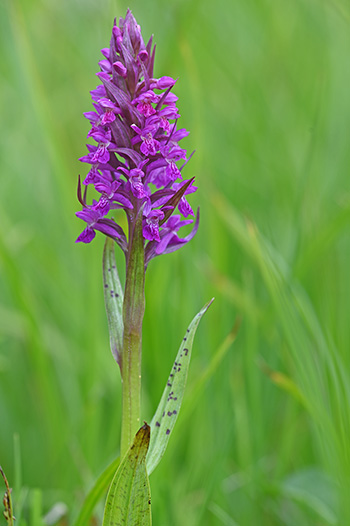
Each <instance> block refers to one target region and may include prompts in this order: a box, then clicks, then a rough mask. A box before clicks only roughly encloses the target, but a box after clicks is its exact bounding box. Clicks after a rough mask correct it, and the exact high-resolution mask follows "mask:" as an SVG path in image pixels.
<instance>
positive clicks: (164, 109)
mask: <svg viewBox="0 0 350 526" xmlns="http://www.w3.org/2000/svg"><path fill="white" fill-rule="evenodd" d="M102 54H103V56H104V59H103V60H101V61H100V62H99V66H100V68H101V71H100V72H99V73H97V76H98V77H99V79H100V81H101V84H100V85H99V86H97V88H96V89H94V90H93V91H91V96H92V100H93V107H94V111H89V112H87V113H85V114H84V116H85V117H86V118H87V119H88V120H89V122H90V124H91V126H92V127H91V130H90V132H89V133H88V138H91V139H93V140H94V141H95V143H96V144H94V145H91V144H88V145H87V148H88V154H87V155H85V156H84V157H81V159H80V160H81V161H82V162H85V163H88V164H90V165H91V168H90V171H89V173H88V175H87V176H86V178H85V180H84V181H83V184H84V185H85V186H88V185H90V184H92V185H93V186H94V188H95V190H96V191H97V193H98V194H99V198H98V200H97V201H95V200H94V201H93V203H92V204H91V205H88V204H87V203H86V188H85V192H84V196H83V195H82V192H81V185H80V179H79V185H78V198H79V201H80V202H81V204H82V205H83V209H82V211H80V212H77V214H76V215H77V216H78V217H79V218H80V219H82V220H83V221H85V222H86V224H87V226H86V228H85V230H84V231H83V232H82V233H81V234H80V236H79V237H78V238H77V240H76V241H77V242H80V241H82V242H83V243H90V241H92V239H93V238H94V237H95V231H96V230H98V231H100V232H102V233H103V234H105V235H106V236H109V237H111V238H113V239H114V240H115V241H116V243H118V244H119V245H120V246H121V248H122V249H123V250H124V252H125V253H126V252H127V250H128V243H127V239H126V235H125V233H124V232H123V230H122V228H121V227H120V226H119V225H117V224H116V223H115V221H114V219H112V218H110V217H107V216H108V215H109V214H110V213H111V212H112V213H113V210H115V209H124V210H125V212H126V214H127V217H128V224H129V228H130V226H131V225H133V223H134V221H135V220H136V218H137V217H138V216H139V214H141V213H142V218H143V219H142V234H143V238H144V243H145V263H146V264H147V263H148V262H149V260H150V259H151V258H152V257H155V256H157V255H159V254H162V253H167V252H172V251H174V250H177V249H178V248H180V247H181V246H182V245H183V244H185V243H187V242H188V241H189V240H190V239H192V237H193V236H194V235H195V233H196V231H197V228H198V220H199V215H198V213H197V219H196V222H195V225H194V228H193V230H192V232H191V234H189V235H188V236H186V237H184V238H180V237H178V231H179V229H180V228H181V227H182V226H184V225H188V224H190V223H192V222H193V219H188V217H189V216H193V215H194V214H193V210H192V208H191V206H190V205H189V203H188V202H187V200H186V197H185V195H186V196H187V195H188V194H190V193H193V192H195V191H196V190H197V188H196V187H195V186H193V184H192V183H193V179H190V180H183V178H182V168H183V167H184V166H185V164H186V163H187V162H188V160H189V159H190V157H191V156H189V157H188V158H187V152H186V150H185V149H183V148H182V147H180V146H179V143H180V141H181V140H182V139H183V138H184V137H186V136H187V135H188V131H187V130H185V129H178V128H177V120H178V118H179V117H180V114H179V110H178V109H177V107H176V101H177V97H176V95H174V93H173V92H172V89H173V86H174V85H175V83H176V80H174V79H172V78H171V77H161V78H154V77H153V65H154V55H155V46H153V47H152V37H151V38H150V40H149V42H148V44H147V45H145V44H144V42H143V39H142V35H141V31H140V26H138V24H137V22H136V20H135V18H134V17H133V15H132V14H131V11H129V10H128V12H127V14H126V17H125V19H122V18H121V19H120V21H119V27H118V26H117V25H116V21H115V22H114V27H113V30H112V38H111V41H110V47H109V48H104V49H102ZM176 208H178V211H179V212H180V213H181V214H182V215H183V216H184V217H185V218H186V219H185V220H184V219H181V218H180V216H179V215H172V214H173V212H174V211H175V210H176Z"/></svg>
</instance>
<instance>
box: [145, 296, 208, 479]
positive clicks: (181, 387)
mask: <svg viewBox="0 0 350 526" xmlns="http://www.w3.org/2000/svg"><path fill="white" fill-rule="evenodd" d="M213 301H214V299H212V300H211V301H209V302H208V303H207V304H206V305H205V306H204V307H203V309H202V310H201V311H200V312H199V313H198V314H197V315H196V316H195V317H194V318H193V320H192V322H191V323H190V325H189V327H188V329H187V332H186V334H185V337H184V338H183V340H182V342H181V345H180V349H179V351H178V353H177V356H176V359H175V362H174V365H173V367H172V369H171V372H170V375H169V378H168V381H167V383H166V386H165V389H164V391H163V395H162V398H161V400H160V402H159V405H158V407H157V411H156V412H155V415H154V417H153V418H152V422H151V442H150V447H149V451H148V454H147V471H148V473H149V474H151V473H152V472H153V471H154V469H155V468H156V467H157V465H158V464H159V462H160V460H161V458H162V456H163V455H164V452H165V450H166V448H167V445H168V442H169V438H170V434H171V432H172V430H173V429H174V426H175V423H176V420H177V417H178V414H179V411H180V408H181V404H182V399H183V396H184V392H185V387H186V381H187V374H188V368H189V365H190V360H191V352H192V345H193V339H194V335H195V333H196V330H197V327H198V324H199V322H200V320H201V318H202V316H203V314H204V313H205V312H206V311H207V310H208V308H209V306H210V305H211V303H212V302H213Z"/></svg>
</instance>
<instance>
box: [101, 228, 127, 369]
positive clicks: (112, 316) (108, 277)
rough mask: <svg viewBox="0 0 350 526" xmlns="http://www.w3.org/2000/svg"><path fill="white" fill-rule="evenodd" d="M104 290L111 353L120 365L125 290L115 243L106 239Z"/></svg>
mask: <svg viewBox="0 0 350 526" xmlns="http://www.w3.org/2000/svg"><path fill="white" fill-rule="evenodd" d="M103 288H104V296H105V306H106V312H107V319H108V329H109V339H110V345H111V351H112V354H113V356H114V358H115V360H116V361H117V362H118V364H119V365H120V357H121V350H122V347H123V332H124V325H123V289H122V286H121V283H120V280H119V276H118V271H117V265H116V260H115V252H114V241H113V240H112V239H110V238H108V237H107V238H106V242H105V246H104V250H103Z"/></svg>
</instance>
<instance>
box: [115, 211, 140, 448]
mask: <svg viewBox="0 0 350 526" xmlns="http://www.w3.org/2000/svg"><path fill="white" fill-rule="evenodd" d="M144 288H145V263H144V239H143V235H142V213H140V214H139V217H138V218H137V220H136V222H135V226H134V230H133V231H132V232H130V240H129V254H128V259H127V269H126V282H125V295H124V305H123V321H124V337H123V351H122V360H121V373H122V382H123V388H122V389H123V409H122V435H121V448H120V449H121V456H123V455H124V454H125V453H126V451H127V450H128V447H129V446H130V444H131V443H132V441H133V439H134V437H135V434H136V433H137V431H138V430H139V428H140V407H141V342H142V320H143V315H144V311H145V292H144Z"/></svg>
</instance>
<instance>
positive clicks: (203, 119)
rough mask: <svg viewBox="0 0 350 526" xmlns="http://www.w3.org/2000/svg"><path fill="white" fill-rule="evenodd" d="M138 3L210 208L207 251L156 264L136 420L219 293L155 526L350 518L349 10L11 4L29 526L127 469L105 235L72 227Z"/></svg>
mask: <svg viewBox="0 0 350 526" xmlns="http://www.w3.org/2000/svg"><path fill="white" fill-rule="evenodd" d="M127 7H130V8H131V9H132V11H133V13H134V14H135V16H136V18H137V20H138V21H139V22H140V23H141V24H142V31H143V34H144V35H145V38H147V37H148V36H149V35H150V34H151V33H154V35H155V40H156V42H157V58H156V72H157V75H159V76H160V75H171V76H172V77H174V78H176V77H179V80H178V82H177V84H176V90H175V92H176V93H177V95H178V96H179V103H180V111H181V115H182V117H181V120H180V123H182V124H183V126H184V127H186V128H187V129H189V130H191V134H190V136H189V138H187V139H186V141H187V144H186V146H187V148H188V150H189V151H192V150H193V149H196V150H197V151H196V154H195V155H194V157H193V159H192V160H191V162H190V163H189V164H188V165H187V167H186V178H188V177H190V176H193V175H194V176H196V180H197V182H198V185H199V191H198V192H197V193H196V194H195V195H194V196H193V199H192V201H191V202H192V203H194V204H200V206H201V224H200V228H199V232H198V234H197V236H196V238H195V239H194V240H193V241H192V242H191V244H189V245H187V246H186V247H185V248H184V249H183V250H181V251H179V252H178V253H175V254H171V255H168V256H164V257H163V258H158V259H155V260H154V261H152V262H151V264H150V266H149V269H148V271H147V279H146V315H145V323H144V334H143V344H144V355H143V356H144V357H143V412H142V419H144V420H146V421H148V422H149V421H150V419H151V417H152V415H153V413H154V411H155V409H156V406H157V403H158V400H159V398H160V395H161V392H162V389H163V386H164V382H165V380H166V378H167V375H168V371H169V369H170V367H171V364H172V360H173V356H174V355H175V353H176V350H177V346H178V342H179V341H180V339H181V337H182V335H183V332H184V331H185V330H186V326H187V322H188V320H189V319H191V318H192V317H193V315H194V314H195V313H196V312H198V310H199V308H200V307H201V305H203V304H204V303H205V302H206V301H208V300H209V299H210V298H211V297H212V296H215V297H216V300H215V302H214V304H213V306H212V308H211V309H210V311H209V312H208V314H207V315H206V318H205V321H204V322H203V325H201V327H200V328H199V330H198V334H197V336H196V341H195V344H194V348H193V358H192V364H191V370H190V375H189V379H188V385H187V390H186V394H185V399H184V403H183V408H182V410H181V415H180V417H179V421H178V424H177V426H176V428H175V429H174V434H173V437H172V440H171V443H170V447H169V448H168V449H167V452H166V454H165V456H164V458H163V460H162V463H161V464H160V466H159V468H158V469H157V470H156V471H155V472H154V474H152V476H151V480H150V482H151V487H152V510H153V522H154V524H157V525H158V524H159V525H167V526H168V525H169V526H173V525H174V526H177V525H179V524H181V525H184V526H196V525H199V524H200V525H201V526H203V525H205V526H212V525H214V526H219V525H237V524H238V525H239V526H251V525H252V524H259V525H261V526H279V525H282V524H283V525H287V526H295V525H296V524H297V525H298V526H309V525H310V524H318V525H322V526H328V525H336V524H340V525H343V524H350V508H349V504H348V498H347V495H348V485H349V480H350V460H349V459H350V452H349V444H348V442H349V441H348V436H349V427H350V426H349V419H350V417H349V392H348V391H349V375H350V371H349V368H350V365H349V359H348V351H349V348H350V334H349V330H348V317H349V298H350V277H349V257H350V230H349V226H350V182H349V166H350V148H349V147H348V143H349V123H350V96H349V89H348V86H349V85H350V65H349V64H350V63H349V55H350V32H349V24H350V8H349V6H348V4H347V3H346V2H345V1H344V0H325V1H324V2H317V1H316V0H297V1H295V2H290V1H287V0H281V1H280V2H275V1H273V0H246V1H244V2H242V1H241V0H230V1H229V0H218V1H217V2H211V1H210V0H201V1H197V0H195V1H187V0H169V1H167V2H163V1H161V0H157V1H151V2H143V1H141V0H135V1H132V0H130V3H129V4H127V3H126V2H124V1H123V2H117V1H113V2H112V1H109V0H101V1H100V2H96V1H93V0H62V1H60V2H57V1H53V0H30V1H27V2H23V1H20V0H4V1H3V2H2V3H1V4H0V46H1V57H2V60H1V61H0V78H1V102H0V107H1V124H0V126H1V141H0V149H1V154H0V173H1V194H0V195H1V197H0V221H1V234H0V289H1V293H0V419H1V420H0V462H1V464H2V466H3V467H4V469H5V471H6V473H7V477H8V479H9V482H10V484H12V486H13V488H14V490H13V494H12V496H13V499H14V505H15V516H16V517H17V523H18V524H19V526H21V525H22V524H24V523H23V517H27V520H28V517H29V525H30V526H32V525H33V526H34V524H35V526H38V524H39V522H38V521H39V520H40V516H41V515H42V514H46V513H47V512H48V511H49V510H50V509H51V508H52V506H53V505H54V504H57V503H58V502H61V503H65V504H66V505H67V507H68V518H69V524H72V523H73V520H74V518H75V517H76V516H77V514H78V512H79V507H80V505H81V503H82V502H83V499H84V495H85V494H86V493H87V491H88V489H89V488H90V487H91V485H92V484H93V481H94V480H95V479H96V478H97V477H98V475H99V474H100V473H101V472H102V471H103V470H104V469H105V467H106V466H107V464H108V463H109V462H111V461H112V460H113V459H114V458H115V457H116V456H117V455H118V448H119V445H118V444H119V435H120V403H121V400H120V396H121V389H120V378H119V370H118V367H117V365H116V364H115V362H114V360H113V357H112V355H111V353H110V350H109V338H108V330H107V320H106V315H105V311H104V304H103V287H102V251H103V241H104V240H103V239H102V236H97V238H96V239H95V240H94V242H93V244H91V245H90V246H81V245H75V244H74V239H75V238H76V236H77V235H78V233H79V232H80V229H81V224H80V222H79V220H78V219H76V218H75V216H74V212H75V210H77V209H78V204H77V200H76V195H75V193H76V184H77V175H78V173H81V174H82V175H85V173H86V166H84V165H81V164H80V163H79V162H78V160H77V159H78V157H80V156H82V155H84V154H85V151H86V150H85V146H84V144H85V135H86V133H87V132H88V127H89V126H88V122H87V121H85V119H84V118H83V116H82V113H83V112H84V111H89V110H90V109H91V106H90V95H89V90H91V89H93V88H94V87H95V86H96V85H97V78H96V77H95V75H94V73H95V71H96V65H97V62H98V61H99V60H100V59H101V58H102V56H100V54H99V50H100V49H101V48H102V47H104V46H106V45H108V39H109V35H110V31H111V27H112V23H113V17H114V16H117V17H119V16H124V15H125V12H126V9H127ZM121 220H123V219H122V218H121ZM118 265H119V267H120V275H121V276H122V275H123V261H122V258H121V257H120V259H119V261H118ZM237 316H241V317H242V323H241V327H240V330H239V333H238V336H237V339H236V341H235V343H234V345H233V346H232V347H231V348H230V349H229V350H228V352H226V351H225V352H222V349H223V347H220V346H221V345H222V342H223V341H224V339H225V338H226V336H227V335H228V333H229V332H230V331H231V329H232V326H233V324H234V322H235V319H236V317H237ZM217 352H218V353H219V354H217V355H216V353H217ZM217 357H219V358H220V359H219V358H217ZM214 371H215V372H214ZM213 372H214V374H212V373H213ZM203 382H204V383H203ZM194 400H195V403H194V402H193V401H194ZM15 433H16V439H15V441H14V434H15ZM26 488H29V489H28V490H27V489H26ZM33 488H38V489H33ZM4 492H5V489H4V490H3V492H2V493H4ZM55 509H56V510H57V508H55ZM63 514H64V512H63ZM61 515H62V513H61ZM61 515H60V514H59V513H58V512H57V514H56V517H60V516H61ZM101 515H102V514H101V509H98V508H97V510H96V517H98V518H99V519H98V520H99V521H100V520H101V519H100V518H101ZM51 517H52V515H51ZM35 521H36V522H35Z"/></svg>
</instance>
